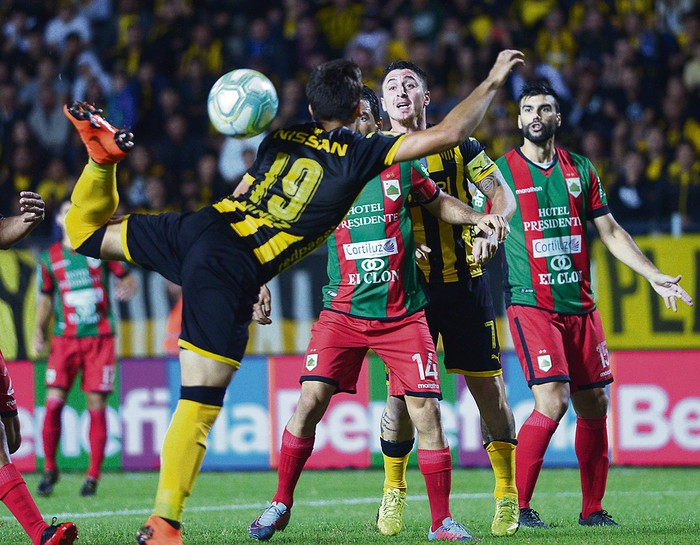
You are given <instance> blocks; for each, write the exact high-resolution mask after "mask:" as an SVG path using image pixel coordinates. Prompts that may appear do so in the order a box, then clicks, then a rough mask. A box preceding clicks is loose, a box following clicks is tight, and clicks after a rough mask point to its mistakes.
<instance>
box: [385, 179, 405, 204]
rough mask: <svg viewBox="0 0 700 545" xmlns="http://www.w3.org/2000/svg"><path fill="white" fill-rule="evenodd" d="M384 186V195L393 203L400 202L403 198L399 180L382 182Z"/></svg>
mask: <svg viewBox="0 0 700 545" xmlns="http://www.w3.org/2000/svg"><path fill="white" fill-rule="evenodd" d="M382 184H383V185H384V195H385V196H386V198H387V199H391V200H392V201H393V202H396V201H397V200H399V197H400V196H401V186H400V185H399V181H398V180H382Z"/></svg>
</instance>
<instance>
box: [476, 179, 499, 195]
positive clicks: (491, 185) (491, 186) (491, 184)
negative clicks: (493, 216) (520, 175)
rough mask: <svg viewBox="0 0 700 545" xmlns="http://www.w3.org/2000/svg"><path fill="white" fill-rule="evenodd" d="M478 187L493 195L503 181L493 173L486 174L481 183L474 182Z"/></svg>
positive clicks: (485, 193) (483, 191) (486, 193)
mask: <svg viewBox="0 0 700 545" xmlns="http://www.w3.org/2000/svg"><path fill="white" fill-rule="evenodd" d="M474 185H476V187H477V189H478V190H479V191H481V192H482V193H483V194H484V195H486V196H487V197H491V196H492V195H493V192H494V191H496V188H497V187H499V186H500V185H501V181H500V180H499V179H498V178H497V177H496V176H495V175H493V174H490V175H489V176H486V178H484V179H483V180H481V181H480V182H479V183H476V184H474Z"/></svg>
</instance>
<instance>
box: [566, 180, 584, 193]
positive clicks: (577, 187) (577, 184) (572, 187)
mask: <svg viewBox="0 0 700 545" xmlns="http://www.w3.org/2000/svg"><path fill="white" fill-rule="evenodd" d="M566 186H567V188H568V189H569V194H570V195H571V196H572V197H574V198H576V197H578V196H579V195H580V194H581V178H579V177H576V178H567V179H566Z"/></svg>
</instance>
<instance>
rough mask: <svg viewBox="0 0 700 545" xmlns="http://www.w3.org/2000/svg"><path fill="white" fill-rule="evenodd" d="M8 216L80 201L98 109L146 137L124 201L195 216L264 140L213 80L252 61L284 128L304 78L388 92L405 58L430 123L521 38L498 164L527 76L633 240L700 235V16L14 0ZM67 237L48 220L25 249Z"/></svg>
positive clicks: (3, 79)
mask: <svg viewBox="0 0 700 545" xmlns="http://www.w3.org/2000/svg"><path fill="white" fill-rule="evenodd" d="M0 21H3V23H2V28H1V33H2V34H1V37H0V48H1V50H2V56H1V57H0V158H1V159H0V213H2V214H6V215H10V214H16V213H17V211H16V210H15V209H14V207H16V205H17V193H18V192H19V191H22V190H32V191H37V192H38V193H40V194H41V195H42V196H43V197H44V199H45V200H46V203H47V210H48V211H47V217H48V218H49V219H50V218H51V217H52V216H53V214H54V213H55V210H56V207H57V204H58V203H60V201H61V200H62V199H65V198H67V197H68V196H69V195H70V191H71V189H72V186H73V184H74V183H75V180H76V179H77V176H78V175H79V170H80V168H81V167H82V165H83V164H84V160H85V156H84V151H83V146H82V144H81V143H80V141H79V140H78V139H77V136H76V135H75V134H73V133H72V132H71V131H70V130H69V123H68V120H67V119H66V117H65V116H64V115H63V113H62V107H63V104H64V103H65V102H66V101H69V100H72V99H77V100H87V101H90V102H94V103H95V104H97V105H100V106H104V108H105V110H106V111H107V116H108V118H109V119H110V121H112V122H113V124H114V125H116V126H120V127H126V128H130V129H131V130H133V132H134V133H135V135H136V140H137V143H138V146H137V147H136V148H135V150H134V152H133V153H132V154H131V155H130V156H129V157H128V159H127V160H126V161H124V164H123V166H122V168H121V169H120V170H119V185H120V188H119V192H120V194H121V195H122V196H125V197H123V198H122V202H121V205H120V206H121V207H122V209H123V211H124V212H128V211H154V212H156V211H164V210H169V209H191V210H194V209H197V208H199V207H201V206H202V205H204V204H206V203H208V202H210V201H212V200H213V199H216V198H218V197H221V196H224V195H225V194H227V193H229V192H230V191H231V190H232V188H233V187H235V184H236V183H237V181H238V180H239V179H240V177H241V176H242V174H243V172H244V171H245V170H246V168H247V167H248V166H249V165H250V164H251V163H252V160H253V158H254V153H255V149H256V146H257V144H258V143H259V141H260V138H256V139H252V140H249V141H245V140H244V141H238V140H234V139H231V138H225V137H223V136H221V135H218V134H216V133H215V132H214V131H213V129H212V128H211V127H210V124H209V122H208V119H207V113H206V97H207V94H208V91H209V88H210V87H211V85H212V83H213V82H214V81H215V80H216V79H217V78H218V77H219V76H220V75H221V74H223V73H224V72H226V71H228V70H231V69H234V68H238V67H250V68H254V69H257V70H260V71H262V72H264V73H265V74H267V75H268V76H270V77H271V79H273V81H274V82H275V84H276V86H277V89H278V91H279V94H280V110H279V114H278V117H277V119H276V120H275V121H274V124H273V128H275V127H277V126H284V125H288V124H290V123H292V122H296V121H302V120H308V119H309V114H308V112H307V109H306V101H305V98H304V85H305V77H306V76H307V75H308V74H309V72H310V71H311V69H312V68H313V67H314V66H316V65H317V64H319V63H321V62H323V61H326V60H329V59H332V58H336V57H341V56H345V57H347V58H352V59H353V60H355V61H356V62H357V63H358V64H359V65H360V67H361V68H362V72H363V76H364V79H365V82H366V83H367V84H368V85H369V86H371V87H374V88H375V89H376V90H377V91H379V89H378V84H379V79H380V77H381V73H382V71H383V69H384V67H385V66H386V65H387V64H388V63H389V62H391V61H393V60H396V59H410V60H411V61H413V62H415V63H416V64H418V65H419V66H421V67H422V68H423V69H425V70H426V72H427V73H428V75H429V78H430V85H431V93H432V103H431V107H430V109H429V112H430V115H431V116H432V117H431V119H429V121H431V122H436V121H437V120H439V119H440V118H441V116H442V115H443V114H444V113H446V112H447V111H449V109H450V108H451V107H452V106H453V105H454V104H456V102H457V101H458V100H459V99H461V98H462V97H464V96H466V95H467V94H468V93H469V92H470V91H471V90H472V89H473V88H474V86H475V85H476V84H477V82H479V81H481V80H482V79H483V78H484V76H485V75H486V72H487V70H488V67H490V65H491V63H492V62H493V59H494V58H495V54H496V52H498V51H499V50H500V49H503V48H518V49H521V50H523V51H525V52H526V55H527V65H526V67H525V68H523V69H521V70H520V71H519V72H518V73H516V74H514V75H513V76H512V77H511V84H510V85H509V86H508V87H506V88H504V90H503V91H502V92H501V94H500V95H499V96H498V97H497V99H496V100H495V101H494V104H493V105H492V107H491V108H490V110H489V113H488V115H487V118H486V120H485V121H484V122H483V123H482V124H481V126H480V127H479V129H478V131H477V133H476V134H475V136H476V137H477V138H478V139H479V140H480V141H481V142H483V143H484V144H486V146H487V149H488V151H489V155H490V156H491V157H498V156H500V155H502V154H504V153H505V152H506V151H508V150H510V149H512V148H513V147H515V146H517V145H518V144H519V134H518V132H517V130H516V127H515V126H514V124H513V119H515V117H516V114H517V110H516V104H515V102H514V97H516V96H517V94H518V92H519V90H520V87H521V86H522V83H523V82H524V81H526V80H533V79H546V80H547V81H549V82H550V84H551V85H552V86H553V87H554V89H555V90H556V91H557V93H558V94H559V97H560V100H561V105H562V111H563V112H564V114H565V115H564V120H565V122H564V126H563V127H562V130H561V132H560V133H559V134H560V135H561V138H560V140H561V141H562V142H563V144H564V145H566V146H569V147H571V148H572V149H575V150H577V151H579V152H580V153H583V154H584V155H586V156H588V157H589V158H590V159H591V160H592V161H593V163H594V165H595V166H596V168H597V170H598V172H599V173H600V175H601V178H602V181H603V184H604V186H605V188H606V190H607V192H608V195H609V198H610V203H611V207H612V209H613V211H614V213H615V216H616V218H617V219H618V220H619V221H620V222H621V223H622V224H623V225H624V226H625V227H626V228H627V229H628V230H629V231H630V232H632V233H656V232H669V231H673V232H676V233H677V232H679V231H700V115H699V114H700V111H699V108H700V100H699V99H700V9H698V7H697V6H696V4H695V2H694V1H693V0H674V1H671V0H656V1H655V0H638V1H630V0H565V1H563V2H562V1H558V0H515V1H504V0H441V1H438V0H389V1H380V0H363V1H353V0H326V1H323V0H319V1H311V0H285V1H284V2H275V1H272V0H259V1H257V2H254V3H245V2H240V1H238V0H198V1H197V2H194V0H150V1H145V2H144V1H137V0H54V1H50V0H45V1H39V0H15V1H12V0H4V1H1V2H0ZM55 229H57V228H56V227H55V225H54V223H53V222H52V221H46V222H44V223H43V224H42V226H40V227H39V228H38V229H37V231H39V232H40V233H38V234H41V235H43V237H34V238H33V241H34V242H32V244H37V242H38V243H39V244H42V245H47V244H48V241H49V240H50V239H51V238H52V237H53V238H55V236H56V234H57V233H56V232H52V231H53V230H55Z"/></svg>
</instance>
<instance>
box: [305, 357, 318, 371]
mask: <svg viewBox="0 0 700 545" xmlns="http://www.w3.org/2000/svg"><path fill="white" fill-rule="evenodd" d="M317 365H318V354H307V356H306V369H307V370H309V371H311V370H312V369H315V368H316V366H317Z"/></svg>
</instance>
